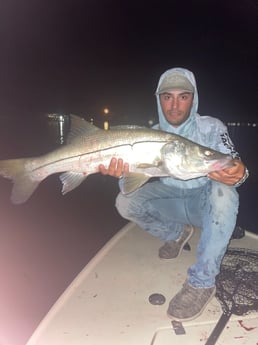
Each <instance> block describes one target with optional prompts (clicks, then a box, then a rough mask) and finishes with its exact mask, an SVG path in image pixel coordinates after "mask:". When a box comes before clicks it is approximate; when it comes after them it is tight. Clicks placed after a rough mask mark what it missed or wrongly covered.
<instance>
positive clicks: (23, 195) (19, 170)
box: [0, 158, 40, 204]
mask: <svg viewBox="0 0 258 345" xmlns="http://www.w3.org/2000/svg"><path fill="white" fill-rule="evenodd" d="M26 161H27V159H26V158H21V159H8V160H2V161H0V175H2V176H3V177H6V178H8V179H10V180H12V181H13V184H14V185H13V189H12V194H11V201H12V202H13V203H14V204H22V203H23V202H25V201H27V200H28V199H29V197H30V196H31V195H32V193H33V192H34V190H35V189H36V188H37V186H38V185H39V183H40V181H33V180H31V179H30V176H29V174H28V173H27V172H26V170H25V163H26Z"/></svg>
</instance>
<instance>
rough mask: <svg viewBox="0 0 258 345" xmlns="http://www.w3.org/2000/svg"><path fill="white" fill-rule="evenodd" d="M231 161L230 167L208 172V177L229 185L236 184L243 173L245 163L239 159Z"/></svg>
mask: <svg viewBox="0 0 258 345" xmlns="http://www.w3.org/2000/svg"><path fill="white" fill-rule="evenodd" d="M232 163H233V166H232V167H230V168H226V169H224V170H220V171H214V172H211V173H209V174H208V177H209V178H210V179H212V180H215V181H218V182H222V183H225V184H227V185H230V186H232V185H234V184H236V183H237V182H238V181H240V180H241V178H242V177H243V176H244V174H245V165H244V164H243V162H242V161H241V160H239V159H233V160H232Z"/></svg>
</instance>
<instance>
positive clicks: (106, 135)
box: [0, 115, 232, 204]
mask: <svg viewBox="0 0 258 345" xmlns="http://www.w3.org/2000/svg"><path fill="white" fill-rule="evenodd" d="M112 157H116V158H119V157H120V158H123V160H124V161H125V162H128V163H129V166H130V172H129V173H128V174H126V175H124V183H123V191H122V192H123V193H125V194H126V193H130V192H132V191H134V190H136V189H137V188H139V187H140V186H142V185H143V184H144V183H145V182H147V181H148V180H149V179H150V178H151V177H154V176H160V177H161V176H172V177H174V178H178V179H183V180H187V179H192V178H196V177H200V176H205V175H207V174H208V173H209V172H211V171H216V170H221V169H224V168H226V167H228V166H231V163H230V161H231V159H232V158H231V156H229V155H226V154H223V153H220V152H217V151H214V150H211V149H209V148H207V147H204V146H201V145H198V144H196V143H194V142H192V141H190V140H187V139H185V138H183V137H181V136H178V135H175V134H171V133H167V132H163V131H159V130H154V129H148V128H144V127H134V126H121V127H116V128H113V129H110V130H107V131H105V130H102V129H99V128H97V127H95V126H94V125H92V124H90V123H88V122H87V121H85V120H84V119H82V118H80V117H78V116H75V115H71V131H70V133H69V135H68V138H67V144H66V145H64V146H62V147H60V148H58V149H56V150H54V151H52V152H50V153H47V154H45V155H42V156H39V157H32V158H20V159H10V160H1V161H0V175H2V176H4V177H6V178H9V179H11V180H12V181H13V183H14V186H13V189H12V195H11V200H12V202H13V203H15V204H20V203H23V202H25V201H26V200H27V199H28V198H29V197H30V196H31V195H32V193H33V192H34V190H35V189H36V188H37V186H38V185H39V183H40V182H41V181H42V180H44V179H45V178H46V177H47V176H49V175H51V174H54V173H60V172H62V174H61V175H60V179H61V181H62V184H63V188H62V193H63V194H66V193H67V192H70V191H71V190H73V189H74V188H76V187H77V186H79V185H80V184H81V183H82V181H83V180H84V179H85V178H86V177H87V176H89V175H90V174H94V173H97V172H98V167H99V164H104V165H105V166H108V165H109V163H110V159H111V158H112Z"/></svg>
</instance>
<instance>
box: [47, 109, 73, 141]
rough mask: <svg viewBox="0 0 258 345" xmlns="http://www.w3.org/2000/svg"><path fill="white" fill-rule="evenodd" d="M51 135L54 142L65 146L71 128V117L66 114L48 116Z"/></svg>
mask: <svg viewBox="0 0 258 345" xmlns="http://www.w3.org/2000/svg"><path fill="white" fill-rule="evenodd" d="M47 121H48V127H49V134H50V137H51V138H52V140H53V141H54V142H55V143H56V144H58V145H63V144H65V140H66V136H67V133H68V131H69V127H70V116H69V115H65V114H57V113H51V114H47Z"/></svg>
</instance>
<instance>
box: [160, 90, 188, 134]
mask: <svg viewBox="0 0 258 345" xmlns="http://www.w3.org/2000/svg"><path fill="white" fill-rule="evenodd" d="M159 97H160V105H161V108H162V111H163V114H164V116H165V118H166V119H167V121H168V122H169V123H170V124H171V125H172V126H174V127H178V126H180V125H181V124H182V123H184V122H185V121H186V120H187V119H188V117H189V115H190V111H191V107H192V103H193V94H192V93H190V92H185V91H180V90H179V91H174V90H171V91H168V92H165V93H162V94H161V95H160V96H159Z"/></svg>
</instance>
